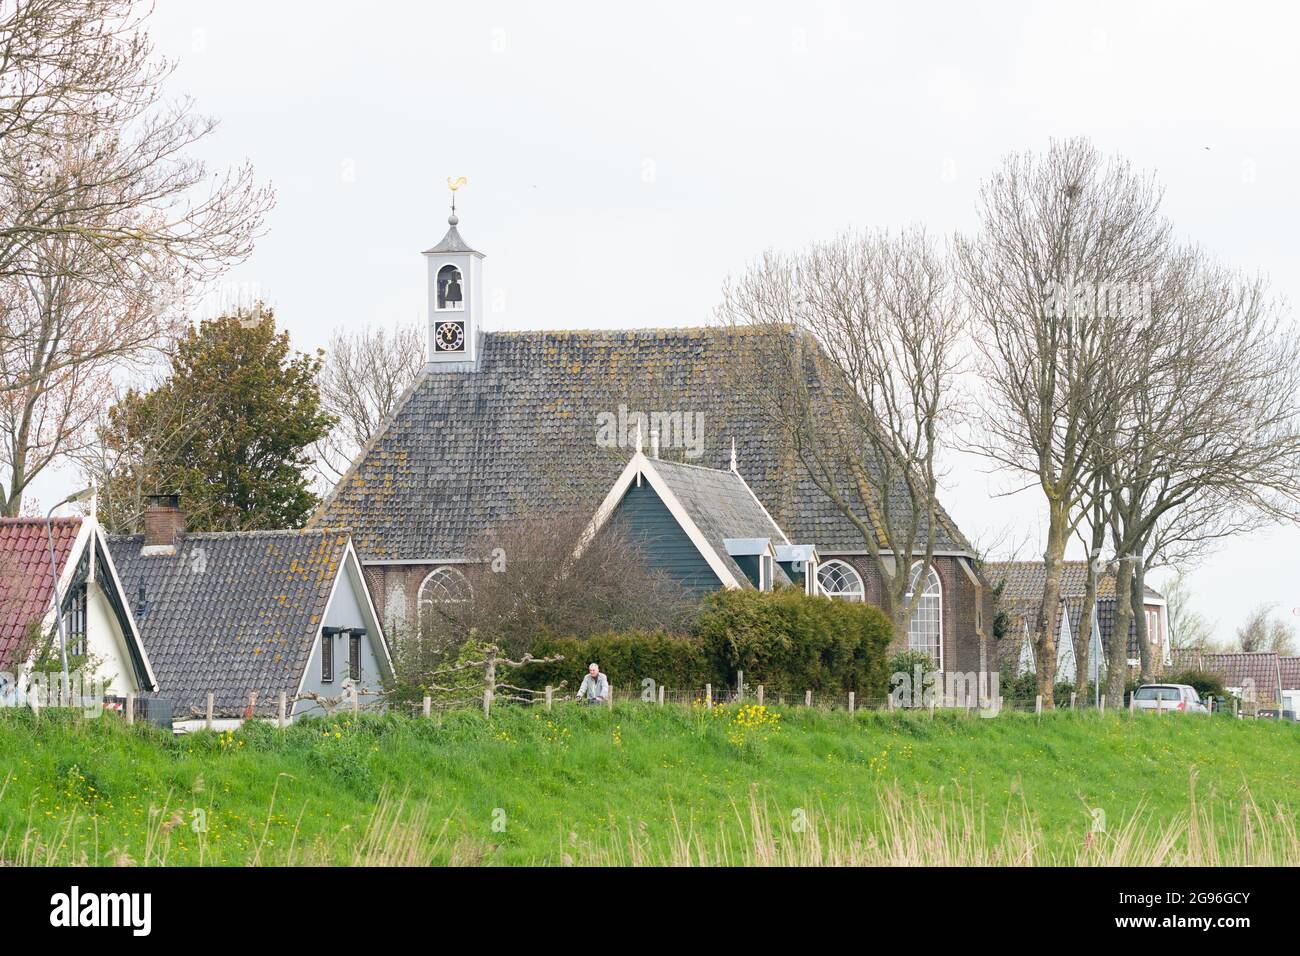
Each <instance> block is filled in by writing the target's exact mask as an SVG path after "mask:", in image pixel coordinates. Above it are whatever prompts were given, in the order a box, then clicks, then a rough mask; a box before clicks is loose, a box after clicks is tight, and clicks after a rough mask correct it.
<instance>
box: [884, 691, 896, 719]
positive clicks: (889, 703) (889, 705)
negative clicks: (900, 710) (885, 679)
mask: <svg viewBox="0 0 1300 956" xmlns="http://www.w3.org/2000/svg"><path fill="white" fill-rule="evenodd" d="M885 709H886V710H887V711H889V712H890V713H891V714H892V713H893V712H894V692H893V691H890V692H889V694H888V695H886V697H885Z"/></svg>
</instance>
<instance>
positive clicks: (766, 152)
mask: <svg viewBox="0 0 1300 956" xmlns="http://www.w3.org/2000/svg"><path fill="white" fill-rule="evenodd" d="M1045 7H1046V5H1041V6H1040V5H1031V4H1028V3H1022V4H1017V3H1003V4H1000V5H996V6H995V7H989V6H986V5H977V4H971V3H962V2H957V3H943V4H929V5H927V4H920V3H896V4H850V3H839V2H825V3H817V4H812V3H800V4H791V3H752V2H751V3H744V4H739V3H737V4H731V3H710V4H704V3H699V2H694V3H678V2H667V0H661V2H656V3H653V4H650V3H638V4H614V3H608V2H605V3H590V4H560V3H546V4H525V3H485V2H474V3H454V4H453V3H446V2H434V3H428V2H424V3H414V2H411V3H397V2H371V3H357V2H355V0H352V2H348V3H330V2H312V3H305V2H302V3H290V2H281V0H277V2H276V3H267V2H266V0H261V2H245V0H221V2H208V0H160V2H159V8H158V10H157V12H156V14H155V16H154V19H153V35H154V38H155V41H156V43H157V45H158V47H159V48H160V50H161V51H162V52H163V53H164V54H166V55H168V56H171V57H175V58H178V59H179V60H180V66H179V69H178V70H177V72H176V74H175V76H174V78H173V81H172V85H171V90H172V92H174V93H177V94H180V93H186V94H190V95H193V96H194V97H195V98H196V99H197V101H198V105H199V108H200V109H201V110H202V111H203V112H205V113H209V114H211V115H214V116H217V117H219V118H220V119H221V121H222V126H221V128H220V130H219V131H218V133H217V134H216V135H215V136H214V137H212V139H211V140H210V141H209V142H208V143H207V144H206V145H205V147H204V150H203V155H204V156H205V158H207V159H209V160H210V161H211V162H213V163H214V164H217V165H219V166H220V165H226V164H230V163H232V162H237V161H239V160H241V159H243V158H244V157H245V156H247V157H249V158H250V159H252V161H253V162H254V164H255V166H256V168H257V170H258V172H259V174H260V176H262V177H263V178H265V179H269V180H270V181H271V182H272V183H273V184H274V185H275V187H276V189H277V190H278V200H279V201H278V205H277V208H276V209H275V211H274V212H273V214H272V215H271V217H270V221H269V229H268V232H267V234H266V236H265V237H263V238H262V239H261V241H260V242H259V243H258V246H257V250H256V252H255V254H254V255H253V257H252V258H251V259H250V260H249V261H248V262H247V263H245V264H244V265H242V266H241V267H239V268H238V269H237V270H236V271H234V272H233V273H232V274H231V275H230V277H229V279H228V281H227V282H225V283H223V284H222V285H221V287H219V288H218V289H216V290H214V292H213V298H212V300H210V301H221V300H224V301H231V300H235V299H238V300H241V301H247V300H248V299H250V298H252V297H254V296H261V297H263V298H265V299H266V300H267V301H268V302H270V303H271V304H272V305H273V306H274V307H275V309H276V313H277V318H278V319H279V320H280V321H281V323H282V324H283V325H284V326H286V327H287V328H288V329H289V330H290V332H291V333H292V336H293V338H294V341H295V344H296V345H297V347H299V348H303V349H305V348H308V347H315V346H317V345H323V344H324V343H325V341H326V339H327V337H328V335H329V332H330V330H332V329H334V328H335V327H339V326H344V325H347V326H360V325H363V324H366V323H391V322H393V321H395V320H403V321H409V320H414V319H417V318H420V319H422V317H423V315H424V310H425V294H426V293H425V284H424V283H425V273H424V261H423V259H422V258H421V256H420V255H419V250H421V249H424V248H427V247H428V246H430V245H432V244H433V243H435V242H436V241H437V240H438V239H439V238H440V237H441V236H442V234H443V232H444V231H445V229H446V225H445V219H446V204H447V195H448V194H447V189H446V185H445V183H446V178H447V176H449V175H455V176H460V175H465V176H468V177H469V180H470V182H469V186H468V187H467V188H466V189H465V190H463V191H462V192H461V194H460V200H459V206H460V211H461V232H462V234H463V235H464V236H465V237H466V239H467V240H468V241H469V242H470V243H472V244H473V245H474V246H475V248H477V249H480V250H482V251H483V252H485V253H486V254H487V259H486V262H485V281H486V283H487V286H488V288H489V290H490V292H491V293H493V294H495V295H497V296H498V297H499V300H500V302H501V303H502V307H500V308H499V309H498V310H497V311H493V312H490V313H489V314H488V316H487V317H486V323H487V327H488V328H489V329H492V328H516V329H517V328H570V327H602V326H603V327H636V326H656V325H658V326H662V325H698V324H703V323H706V322H707V321H709V319H710V316H711V312H712V309H713V306H714V304H715V303H716V301H717V297H718V290H719V287H720V284H721V282H722V280H723V278H724V277H725V276H726V275H727V274H728V273H730V272H734V271H738V270H740V269H742V268H743V267H744V266H745V265H746V263H747V262H748V261H750V260H751V259H752V258H753V257H755V256H757V255H758V254H759V253H761V252H762V251H763V250H764V249H765V248H769V247H775V248H782V249H790V248H796V247H798V246H801V245H803V244H804V243H806V242H808V241H810V240H813V239H818V238H825V237H828V236H831V235H833V234H835V233H836V232H838V231H840V230H842V229H844V228H846V227H864V226H871V227H874V226H900V225H904V224H906V223H909V222H922V223H925V224H926V225H927V227H928V228H930V229H931V230H932V231H934V232H936V233H939V234H943V233H948V232H951V231H952V230H955V229H968V228H970V227H971V226H972V225H973V222H974V204H975V198H976V190H977V187H978V184H979V181H980V180H981V178H983V177H984V176H986V175H987V174H988V173H989V172H990V171H991V170H992V169H993V168H994V166H995V165H996V164H997V162H998V161H999V159H1000V157H1001V156H1002V155H1003V154H1005V153H1006V152H1008V151H1011V150H1020V149H1026V148H1035V149H1041V148H1043V147H1045V146H1046V144H1047V141H1048V139H1049V138H1050V137H1053V136H1072V135H1080V134H1082V135H1086V136H1089V137H1091V138H1092V139H1093V141H1094V142H1095V143H1096V144H1097V145H1098V146H1099V147H1101V148H1102V149H1104V150H1107V151H1118V152H1120V153H1123V154H1124V155H1125V156H1127V157H1128V158H1130V159H1131V160H1132V161H1133V162H1134V163H1135V164H1136V165H1138V166H1140V167H1144V168H1149V169H1154V170H1156V171H1157V172H1158V174H1159V177H1160V180H1161V182H1162V183H1163V184H1164V185H1165V187H1166V189H1167V192H1166V210H1167V212H1168V214H1169V215H1170V216H1171V218H1172V219H1173V221H1174V222H1175V224H1176V225H1177V227H1178V228H1179V229H1180V230H1181V231H1182V232H1183V233H1184V234H1185V235H1186V236H1188V237H1191V238H1195V239H1197V240H1199V241H1200V242H1202V243H1203V244H1204V245H1206V246H1207V247H1208V248H1210V249H1211V250H1213V251H1215V252H1216V253H1218V254H1219V255H1220V256H1221V257H1223V258H1224V259H1225V260H1227V261H1228V262H1230V263H1233V264H1235V265H1238V266H1241V267H1245V268H1248V269H1252V270H1255V269H1258V270H1261V271H1263V272H1265V273H1267V274H1269V275H1270V276H1271V278H1272V280H1273V283H1274V287H1275V289H1276V290H1277V291H1279V292H1280V293H1282V294H1284V295H1286V296H1287V298H1288V299H1289V300H1290V301H1291V302H1292V303H1295V302H1296V301H1297V300H1298V299H1300V296H1298V295H1297V293H1298V292H1300V288H1297V286H1298V284H1300V280H1298V279H1297V278H1296V274H1295V266H1296V263H1297V252H1298V251H1300V250H1298V248H1297V247H1298V244H1300V243H1298V242H1297V239H1296V238H1295V224H1296V223H1297V222H1300V185H1298V184H1297V177H1296V171H1297V169H1300V123H1298V121H1297V106H1296V100H1295V97H1296V94H1297V91H1300V58H1297V56H1296V54H1295V37H1296V35H1297V32H1298V30H1297V28H1298V27H1300V16H1298V15H1297V13H1296V8H1295V7H1294V6H1293V5H1286V6H1284V5H1282V4H1278V5H1277V6H1275V7H1274V6H1269V5H1259V6H1254V5H1250V4H1244V3H1234V4H1219V5H1217V6H1213V5H1211V4H1190V3H1169V4H1154V3H1152V4H1133V3H1116V4H1105V3H1101V4H1098V3H1089V4H1087V5H1084V6H1079V5H1077V4H1072V5H1064V4H1062V5H1059V7H1058V8H1056V9H1045ZM1206 147H1209V148H1208V149H1207V148H1206ZM489 301H490V300H489ZM65 480H66V481H67V482H71V481H72V480H73V479H72V478H71V477H70V476H52V477H51V478H50V479H48V480H46V481H45V482H43V483H42V486H41V487H38V489H37V494H38V495H42V496H45V497H47V498H48V497H53V495H54V494H55V493H56V489H57V488H58V487H61V486H62V484H63V483H64V481H65ZM1007 487H1008V479H1007V477H1006V476H1001V475H992V476H991V475H988V474H986V473H985V466H984V464H983V462H981V461H980V460H977V459H966V458H962V457H960V456H954V462H953V468H952V471H951V474H950V475H949V477H948V479H947V488H946V492H945V494H944V501H945V504H946V506H947V507H948V509H949V511H951V512H952V513H953V515H954V516H955V518H956V519H957V521H958V523H959V524H960V525H961V526H962V527H963V529H964V530H965V531H966V532H967V534H968V535H969V536H971V537H973V538H975V539H976V540H981V541H989V540H993V539H995V538H1000V537H1004V536H1006V535H1008V534H1009V538H1008V540H1009V542H1011V543H1018V544H1020V545H1021V547H1020V548H1019V554H1018V556H1019V557H1022V558H1029V557H1033V556H1034V555H1035V554H1037V553H1040V549H1041V544H1040V541H1039V539H1040V531H1041V520H1040V517H1039V515H1040V512H1041V509H1040V506H1039V500H1038V498H1037V497H1035V496H1034V495H1033V494H1021V495H1018V496H1015V497H1012V498H1007V497H998V494H999V493H1000V492H1001V491H1003V490H1005V489H1006V488H1007ZM1297 552H1300V530H1296V529H1293V528H1287V529H1278V530H1275V531H1273V532H1271V533H1266V534H1258V535H1254V536H1252V537H1250V538H1242V539H1240V540H1237V541H1235V542H1233V543H1232V544H1231V545H1229V546H1227V547H1225V548H1223V550H1222V551H1221V552H1220V553H1218V555H1217V556H1216V557H1214V558H1213V559H1212V560H1211V561H1209V562H1208V563H1206V564H1205V565H1204V566H1202V567H1201V568H1200V569H1199V570H1197V571H1196V572H1195V573H1194V575H1193V577H1192V583H1193V585H1194V587H1195V590H1196V605H1197V607H1198V608H1199V609H1200V610H1201V611H1202V612H1203V613H1205V614H1206V615H1207V616H1208V617H1209V618H1210V619H1211V620H1213V621H1217V623H1218V629H1219V635H1220V636H1222V637H1226V636H1228V635H1229V634H1230V633H1231V632H1232V631H1233V630H1234V629H1235V627H1236V625H1237V623H1238V622H1239V621H1240V619H1241V618H1242V617H1243V616H1244V615H1245V613H1246V612H1247V611H1248V610H1249V609H1250V608H1251V607H1252V606H1254V605H1255V604H1258V603H1262V602H1275V603H1277V604H1278V605H1279V607H1280V608H1281V609H1283V611H1284V612H1285V613H1287V614H1288V615H1290V614H1292V613H1293V612H1292V609H1293V608H1297V609H1300V594H1297V593H1296V581H1297V577H1298V576H1297V574H1296V567H1297V561H1296V557H1295V556H1296V554H1297Z"/></svg>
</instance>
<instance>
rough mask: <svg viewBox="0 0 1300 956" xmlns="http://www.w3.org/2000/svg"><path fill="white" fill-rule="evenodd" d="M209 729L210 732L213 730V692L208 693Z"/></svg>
mask: <svg viewBox="0 0 1300 956" xmlns="http://www.w3.org/2000/svg"><path fill="white" fill-rule="evenodd" d="M207 728H208V730H211V729H212V692H211V691H209V692H208V716H207Z"/></svg>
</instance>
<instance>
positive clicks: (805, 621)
mask: <svg viewBox="0 0 1300 956" xmlns="http://www.w3.org/2000/svg"><path fill="white" fill-rule="evenodd" d="M695 633H696V635H697V636H698V637H699V638H700V639H701V640H702V641H703V642H704V645H705V647H706V648H707V649H708V651H709V653H710V656H711V657H712V658H713V660H714V662H715V664H716V665H717V666H719V667H720V668H722V669H723V671H724V672H725V674H726V676H727V677H728V679H729V680H734V678H735V674H736V671H738V670H743V671H744V672H745V683H746V684H749V685H754V684H764V685H765V686H767V687H768V688H770V689H771V690H772V691H773V692H776V693H783V694H797V693H802V692H803V691H805V690H811V691H813V692H831V691H834V692H841V691H843V692H847V691H850V690H852V691H856V692H857V693H858V694H859V695H861V696H863V697H883V696H884V695H885V694H886V693H887V692H888V688H889V669H888V665H887V663H886V659H887V656H888V648H889V642H890V638H891V637H892V636H893V628H892V627H891V626H890V623H889V619H888V618H887V617H885V615H884V613H883V612H881V611H880V609H879V608H875V607H872V606H870V605H868V604H853V603H849V602H846V601H834V600H831V599H830V598H824V597H808V596H807V595H805V594H804V593H803V592H802V591H799V590H796V589H794V588H783V589H781V590H778V591H768V592H763V591H719V592H718V593H716V594H713V595H711V596H710V597H709V598H708V599H707V600H706V601H705V606H704V610H703V612H701V614H700V615H699V616H698V617H697V618H696V621H695Z"/></svg>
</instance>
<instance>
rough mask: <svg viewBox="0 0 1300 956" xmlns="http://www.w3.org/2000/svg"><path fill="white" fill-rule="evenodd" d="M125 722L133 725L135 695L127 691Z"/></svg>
mask: <svg viewBox="0 0 1300 956" xmlns="http://www.w3.org/2000/svg"><path fill="white" fill-rule="evenodd" d="M126 722H127V723H128V724H134V723H135V694H134V693H132V692H131V691H129V690H128V691H127V692H126Z"/></svg>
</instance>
